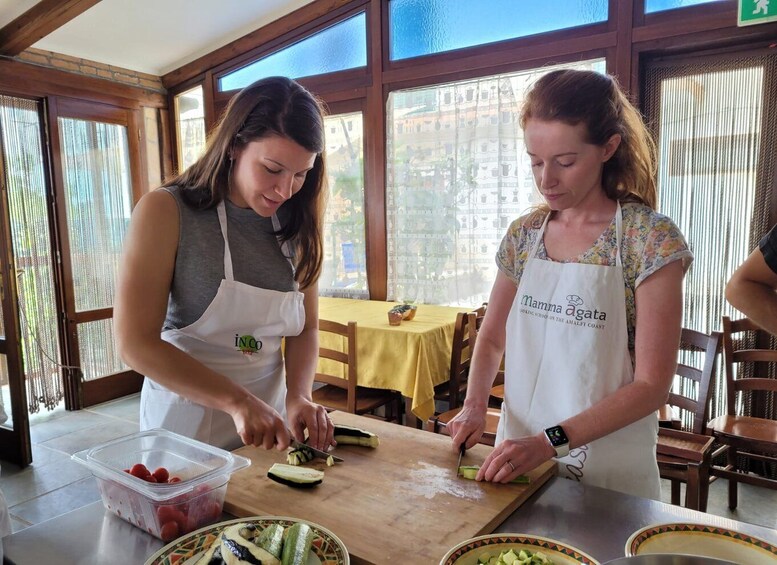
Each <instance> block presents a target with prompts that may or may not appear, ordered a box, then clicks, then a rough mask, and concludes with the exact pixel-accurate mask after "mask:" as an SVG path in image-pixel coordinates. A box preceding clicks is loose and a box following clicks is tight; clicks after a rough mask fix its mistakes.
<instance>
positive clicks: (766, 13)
mask: <svg viewBox="0 0 777 565" xmlns="http://www.w3.org/2000/svg"><path fill="white" fill-rule="evenodd" d="M766 22H777V0H739V17H738V21H737V25H740V26H750V25H754V24H765V23H766Z"/></svg>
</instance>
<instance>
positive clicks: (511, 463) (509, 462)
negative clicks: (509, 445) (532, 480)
mask: <svg viewBox="0 0 777 565" xmlns="http://www.w3.org/2000/svg"><path fill="white" fill-rule="evenodd" d="M507 464H508V465H510V468H511V469H512V470H513V473H515V465H513V462H512V461H508V462H507Z"/></svg>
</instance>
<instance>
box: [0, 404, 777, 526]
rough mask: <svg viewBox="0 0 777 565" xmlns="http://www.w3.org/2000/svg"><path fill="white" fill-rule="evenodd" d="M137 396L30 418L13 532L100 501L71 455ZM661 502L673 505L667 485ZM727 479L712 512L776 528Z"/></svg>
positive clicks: (124, 419)
mask: <svg viewBox="0 0 777 565" xmlns="http://www.w3.org/2000/svg"><path fill="white" fill-rule="evenodd" d="M139 401H140V397H139V395H133V396H129V397H126V398H122V399H120V400H115V401H113V402H109V403H106V404H102V405H99V406H95V407H92V408H88V409H86V410H81V411H79V412H66V411H64V410H55V411H54V412H51V413H48V414H45V415H40V416H35V417H33V418H32V422H33V425H32V426H31V435H32V440H33V459H34V461H33V464H32V465H30V466H29V467H27V468H26V469H19V468H18V467H16V466H15V465H12V464H10V463H5V462H0V464H1V465H2V471H1V472H0V489H2V491H3V494H4V495H5V497H6V499H7V501H8V506H9V509H10V513H11V521H12V524H13V528H14V531H18V530H21V529H24V528H26V527H27V526H30V525H32V524H37V523H39V522H42V521H44V520H47V519H49V518H53V517H54V516H58V515H60V514H63V513H65V512H68V511H70V510H74V509H76V508H79V507H81V506H84V505H85V504H88V503H90V502H93V501H97V500H99V499H100V493H99V492H98V490H97V484H96V482H95V480H94V479H93V478H92V476H91V473H90V472H89V470H88V469H86V468H85V467H83V466H82V465H79V464H78V463H75V462H73V461H71V460H70V455H71V454H73V453H75V452H76V451H79V450H81V449H85V448H87V447H90V446H93V445H96V444H98V443H101V442H104V441H107V440H110V439H113V438H116V437H120V436H123V435H127V434H130V433H133V432H135V431H137V430H138V404H139ZM662 486H663V500H664V502H669V501H670V500H669V483H668V481H664V484H663V485H662ZM727 486H728V483H727V482H726V481H725V480H718V481H715V482H714V483H713V484H712V486H711V487H710V499H709V504H708V509H707V511H708V512H709V513H711V514H716V515H718V516H724V517H726V518H733V519H735V520H740V521H743V522H750V523H752V524H758V525H760V526H767V527H769V528H777V491H775V490H768V489H762V488H758V487H753V486H750V485H740V486H739V507H738V508H737V509H736V510H735V511H733V512H732V511H730V510H729V509H728V503H727Z"/></svg>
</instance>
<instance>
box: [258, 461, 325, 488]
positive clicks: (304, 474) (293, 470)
mask: <svg viewBox="0 0 777 565" xmlns="http://www.w3.org/2000/svg"><path fill="white" fill-rule="evenodd" d="M267 476H268V477H270V478H271V479H272V480H273V481H276V482H278V483H281V484H282V485H286V486H290V487H296V488H310V487H314V486H316V485H320V484H321V483H322V482H323V480H324V472H323V471H318V470H317V469H310V468H308V467H297V466H294V465H286V464H284V463H274V464H273V466H272V467H270V470H269V471H267Z"/></svg>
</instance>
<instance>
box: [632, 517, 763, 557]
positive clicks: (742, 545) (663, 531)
mask: <svg viewBox="0 0 777 565" xmlns="http://www.w3.org/2000/svg"><path fill="white" fill-rule="evenodd" d="M649 553H685V554H687V555H700V556H704V557H715V558H717V559H726V560H728V561H733V562H735V563H743V564H746V565H761V564H763V565H774V564H775V563H777V547H775V546H774V545H772V544H770V543H768V542H766V541H763V540H761V539H758V538H755V537H753V536H749V535H747V534H742V533H740V532H735V531H733V530H729V529H727V528H721V527H718V526H705V525H702V524H686V523H674V524H655V525H652V526H648V527H646V528H642V529H641V530H637V531H636V532H634V533H633V534H631V537H629V540H628V541H627V542H626V555H627V556H631V555H645V554H649Z"/></svg>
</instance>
